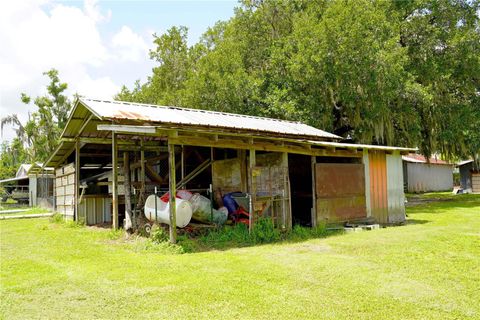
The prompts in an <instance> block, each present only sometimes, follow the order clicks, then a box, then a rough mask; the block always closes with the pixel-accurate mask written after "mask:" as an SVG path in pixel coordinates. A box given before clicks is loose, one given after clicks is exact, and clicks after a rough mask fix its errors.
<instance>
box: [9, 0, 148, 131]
mask: <svg viewBox="0 0 480 320" xmlns="http://www.w3.org/2000/svg"><path fill="white" fill-rule="evenodd" d="M110 17H111V11H110V10H107V11H103V10H102V9H101V8H100V6H99V5H98V4H97V1H95V0H85V1H84V4H83V8H82V7H76V6H74V5H70V4H68V3H67V4H59V3H56V2H54V0H39V1H32V0H26V1H3V2H1V3H0V44H1V50H0V117H3V116H5V115H7V114H10V113H18V114H19V117H20V118H21V119H23V120H25V119H26V118H27V117H28V112H29V111H32V110H33V108H32V107H27V106H25V105H23V104H22V103H21V102H20V99H19V98H20V93H21V92H26V93H27V94H29V95H32V96H36V95H41V94H44V93H45V85H46V84H47V83H48V79H47V78H46V77H45V76H43V75H42V73H43V72H45V71H47V70H49V69H51V68H56V69H58V70H59V73H60V79H61V80H62V81H63V82H66V83H68V85H69V89H68V93H69V94H73V93H79V94H81V95H85V96H91V97H99V98H112V96H113V95H114V94H115V93H117V92H118V91H119V90H120V85H121V84H131V83H133V82H134V81H135V80H136V79H138V78H139V77H141V76H143V75H142V73H145V74H146V72H148V71H147V70H148V69H149V68H146V66H150V64H149V61H148V58H147V51H148V46H147V45H146V41H145V39H144V38H143V37H142V36H140V35H139V34H137V33H135V32H134V31H133V30H132V29H131V28H129V27H128V26H123V27H122V28H121V29H120V30H119V31H118V32H117V33H116V34H115V35H114V36H113V37H112V38H111V39H105V38H106V37H105V36H104V35H103V34H102V33H101V32H100V30H104V29H105V28H102V29H100V28H99V24H108V23H109V21H110ZM132 70H134V71H132ZM5 133H6V135H4V137H3V138H4V139H5V138H6V139H10V138H11V137H13V133H12V132H10V133H7V132H5Z"/></svg>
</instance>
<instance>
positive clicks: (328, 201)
mask: <svg viewBox="0 0 480 320" xmlns="http://www.w3.org/2000/svg"><path fill="white" fill-rule="evenodd" d="M315 171H316V172H315V173H316V174H315V185H316V198H317V217H318V220H319V221H326V222H327V223H331V222H340V221H348V220H356V219H361V218H366V217H367V210H366V200H365V170H364V167H363V164H356V163H355V164H354V163H341V164H340V163H317V164H316V165H315Z"/></svg>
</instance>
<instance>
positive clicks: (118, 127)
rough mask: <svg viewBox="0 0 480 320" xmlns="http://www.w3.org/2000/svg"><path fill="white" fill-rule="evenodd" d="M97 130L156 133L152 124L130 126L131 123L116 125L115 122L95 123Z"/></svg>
mask: <svg viewBox="0 0 480 320" xmlns="http://www.w3.org/2000/svg"><path fill="white" fill-rule="evenodd" d="M97 130H98V131H112V132H124V133H145V134H148V133H151V134H154V133H156V131H157V130H156V128H155V127H154V126H132V125H116V124H99V125H97Z"/></svg>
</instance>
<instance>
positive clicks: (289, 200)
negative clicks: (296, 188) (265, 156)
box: [282, 152, 292, 230]
mask: <svg viewBox="0 0 480 320" xmlns="http://www.w3.org/2000/svg"><path fill="white" fill-rule="evenodd" d="M288 165H289V164H288V153H287V152H284V153H283V154H282V166H283V167H284V168H287V172H286V174H285V180H286V186H285V188H286V190H285V197H286V198H287V199H286V205H287V207H286V210H285V211H286V213H287V225H286V227H287V229H289V230H291V229H292V194H291V188H290V177H289V172H288Z"/></svg>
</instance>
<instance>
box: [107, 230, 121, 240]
mask: <svg viewBox="0 0 480 320" xmlns="http://www.w3.org/2000/svg"><path fill="white" fill-rule="evenodd" d="M123 234H124V231H123V230H122V229H110V231H109V232H108V238H109V239H110V240H118V239H120V238H121V237H122V236H123Z"/></svg>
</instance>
